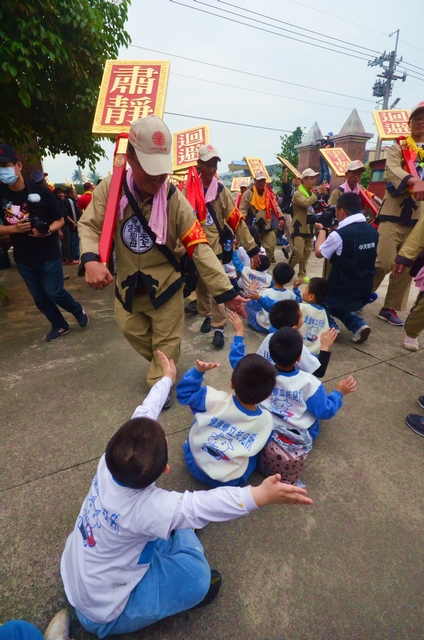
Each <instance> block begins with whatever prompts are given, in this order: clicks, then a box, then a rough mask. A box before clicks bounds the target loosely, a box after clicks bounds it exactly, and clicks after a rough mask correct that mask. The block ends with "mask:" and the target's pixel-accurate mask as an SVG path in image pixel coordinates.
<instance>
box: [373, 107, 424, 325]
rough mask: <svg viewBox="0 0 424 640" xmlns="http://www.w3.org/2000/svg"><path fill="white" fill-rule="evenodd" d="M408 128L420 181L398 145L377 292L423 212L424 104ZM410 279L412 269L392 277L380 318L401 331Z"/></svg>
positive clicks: (382, 225)
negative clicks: (399, 312)
mask: <svg viewBox="0 0 424 640" xmlns="http://www.w3.org/2000/svg"><path fill="white" fill-rule="evenodd" d="M409 126H410V129H411V136H410V137H408V138H407V142H408V146H409V147H410V148H412V149H414V151H416V153H417V158H416V162H415V166H416V168H417V171H418V175H419V176H420V178H421V179H420V178H417V177H414V176H412V175H411V174H410V173H409V172H408V171H407V170H406V169H405V167H404V162H403V156H402V150H401V148H400V146H399V144H398V143H397V142H395V144H394V145H392V146H391V147H390V149H389V150H388V152H387V157H386V170H385V173H384V177H385V179H386V183H387V187H386V191H385V194H384V200H383V204H382V205H381V209H380V211H379V214H378V222H379V227H378V233H379V236H380V239H379V241H378V249H377V261H376V263H375V266H376V272H375V277H374V291H375V290H376V289H378V287H379V286H380V284H381V283H382V281H383V280H384V276H385V275H386V274H387V273H390V271H391V270H392V269H393V265H394V262H395V258H396V256H397V254H398V253H399V251H400V250H401V248H402V246H403V243H404V242H405V241H406V239H407V238H408V236H409V234H410V233H411V231H412V229H413V228H414V226H415V224H416V223H417V221H418V220H419V218H420V217H421V216H422V215H423V212H424V202H423V200H424V193H423V191H424V182H423V164H424V148H423V146H424V102H420V104H418V105H417V106H416V107H414V108H413V109H412V111H411V115H410V119H409ZM410 287H411V278H410V276H409V269H404V270H403V273H402V275H401V276H400V277H399V278H395V277H394V276H393V274H391V275H390V279H389V287H388V289H387V294H386V298H385V300H384V306H383V307H382V308H381V310H380V312H379V314H378V317H379V318H380V319H381V320H385V321H386V322H388V323H389V324H391V325H394V326H400V327H402V326H403V324H404V322H403V320H401V319H400V318H399V317H398V315H397V313H396V310H401V311H402V310H403V309H405V308H406V305H407V303H408V296H409V290H410Z"/></svg>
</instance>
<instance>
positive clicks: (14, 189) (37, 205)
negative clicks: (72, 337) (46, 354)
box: [0, 144, 88, 342]
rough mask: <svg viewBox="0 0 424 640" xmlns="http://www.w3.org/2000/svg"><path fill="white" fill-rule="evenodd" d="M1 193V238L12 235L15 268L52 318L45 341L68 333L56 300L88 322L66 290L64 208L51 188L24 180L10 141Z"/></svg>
mask: <svg viewBox="0 0 424 640" xmlns="http://www.w3.org/2000/svg"><path fill="white" fill-rule="evenodd" d="M0 197H1V209H0V223H1V224H0V236H3V237H7V236H9V237H10V242H11V243H12V245H13V255H14V258H15V262H16V267H17V269H18V271H19V273H20V275H21V276H22V278H23V280H24V282H25V284H26V285H27V287H28V289H29V291H30V293H31V295H32V297H33V299H34V302H35V305H36V307H37V308H38V310H39V311H41V313H43V314H44V315H45V316H46V318H47V319H48V320H49V321H50V322H51V325H52V328H51V331H50V332H49V333H48V334H47V336H46V341H47V342H53V340H56V339H57V338H60V337H61V336H62V335H65V334H66V333H69V325H68V323H67V322H66V320H65V318H64V317H63V315H62V314H61V312H60V311H59V309H58V307H57V306H56V305H57V304H58V305H60V306H61V307H62V308H63V309H65V310H66V311H68V312H69V313H72V314H73V315H74V316H75V318H76V320H77V322H78V324H79V325H80V327H85V326H87V324H88V316H87V314H86V313H85V311H84V309H83V307H82V306H81V305H80V303H79V302H76V301H75V300H74V299H73V297H72V296H71V294H70V293H69V292H68V291H66V290H65V289H64V288H63V271H62V256H61V252H60V246H59V242H58V237H57V232H58V230H59V229H60V228H61V227H62V226H63V223H64V219H63V212H62V211H61V210H60V208H59V205H58V202H57V200H56V198H55V196H54V195H53V193H52V192H51V191H50V190H49V189H47V188H46V187H43V186H41V185H39V184H36V183H30V182H28V181H26V180H24V178H23V176H22V163H21V162H20V161H19V159H18V157H17V155H16V151H15V150H14V149H13V148H12V147H10V146H9V145H7V144H0ZM3 222H4V224H3Z"/></svg>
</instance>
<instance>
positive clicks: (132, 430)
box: [106, 418, 168, 489]
mask: <svg viewBox="0 0 424 640" xmlns="http://www.w3.org/2000/svg"><path fill="white" fill-rule="evenodd" d="M167 464H168V444H167V442H166V436H165V432H164V430H163V428H162V427H161V425H160V424H159V422H156V420H152V419H151V418H133V419H132V420H128V421H127V422H126V423H125V424H123V425H122V427H121V428H120V429H118V431H117V432H116V433H115V435H114V436H112V438H111V439H110V440H109V442H108V445H107V447H106V466H107V468H108V469H109V471H110V473H111V474H112V476H113V477H114V479H115V480H116V481H117V482H119V484H122V485H123V486H124V487H129V488H131V489H145V488H146V487H148V486H149V485H151V484H152V483H153V482H155V481H156V480H157V479H158V478H159V476H160V475H161V474H162V473H163V471H164V470H165V467H166V465H167Z"/></svg>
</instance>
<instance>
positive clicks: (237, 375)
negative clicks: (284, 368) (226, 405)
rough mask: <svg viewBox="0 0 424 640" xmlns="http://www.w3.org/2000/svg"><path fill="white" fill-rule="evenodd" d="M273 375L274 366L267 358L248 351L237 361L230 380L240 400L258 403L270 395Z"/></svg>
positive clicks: (246, 402) (274, 373)
mask: <svg viewBox="0 0 424 640" xmlns="http://www.w3.org/2000/svg"><path fill="white" fill-rule="evenodd" d="M275 376H276V371H275V367H274V366H273V365H272V364H271V363H270V362H269V361H268V360H266V359H265V358H263V357H262V356H259V355H258V354H257V353H249V354H248V355H247V356H244V358H242V359H241V360H239V362H238V363H237V365H236V367H235V369H234V371H233V375H232V376H231V382H232V383H233V387H234V393H235V394H236V397H237V398H238V399H239V400H240V401H241V402H244V403H245V404H258V403H259V402H263V401H264V400H266V398H268V397H269V396H270V395H271V393H272V390H273V388H274V386H275Z"/></svg>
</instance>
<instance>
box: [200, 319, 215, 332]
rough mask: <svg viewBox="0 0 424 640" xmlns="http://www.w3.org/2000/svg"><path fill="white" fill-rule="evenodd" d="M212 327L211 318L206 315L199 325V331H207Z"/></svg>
mask: <svg viewBox="0 0 424 640" xmlns="http://www.w3.org/2000/svg"><path fill="white" fill-rule="evenodd" d="M211 328H212V318H209V316H206V318H205V319H204V320H203V322H202V326H201V327H200V331H201V332H202V333H209V332H210V330H211Z"/></svg>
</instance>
